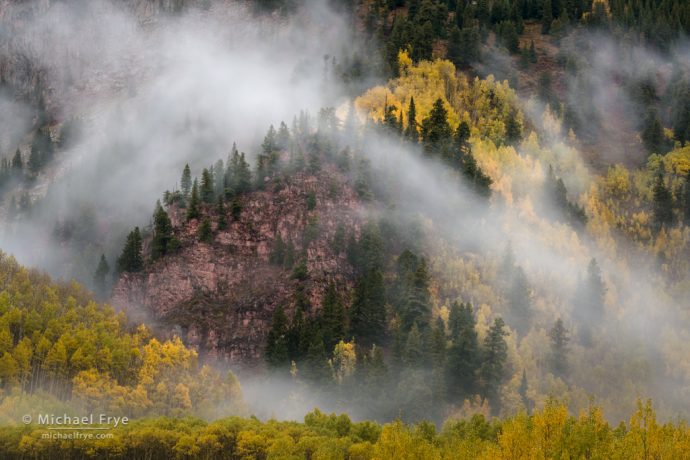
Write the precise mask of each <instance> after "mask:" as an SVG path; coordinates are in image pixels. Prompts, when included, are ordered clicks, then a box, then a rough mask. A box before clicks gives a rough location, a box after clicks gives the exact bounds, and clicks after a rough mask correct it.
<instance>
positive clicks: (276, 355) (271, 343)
mask: <svg viewBox="0 0 690 460" xmlns="http://www.w3.org/2000/svg"><path fill="white" fill-rule="evenodd" d="M287 333H288V320H287V316H285V310H284V309H283V306H282V305H279V306H278V307H277V308H276V309H275V311H274V312H273V321H272V323H271V329H270V330H269V331H268V340H267V344H266V363H267V364H268V365H269V366H270V367H272V368H274V369H283V368H287V367H288V366H289V365H290V358H289V356H288V347H287Z"/></svg>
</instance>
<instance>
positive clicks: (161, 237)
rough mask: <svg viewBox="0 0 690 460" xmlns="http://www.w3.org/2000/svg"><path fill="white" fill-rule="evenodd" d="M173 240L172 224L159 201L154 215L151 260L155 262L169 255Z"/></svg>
mask: <svg viewBox="0 0 690 460" xmlns="http://www.w3.org/2000/svg"><path fill="white" fill-rule="evenodd" d="M171 239H172V223H171V222H170V217H169V216H168V213H167V212H165V209H163V206H161V202H160V200H159V201H157V202H156V210H155V212H154V213H153V240H152V241H151V258H152V259H153V260H156V259H158V258H160V257H163V256H164V255H166V254H167V253H168V251H169V245H170V240H171Z"/></svg>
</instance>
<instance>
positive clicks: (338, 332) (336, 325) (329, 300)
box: [322, 283, 346, 350]
mask: <svg viewBox="0 0 690 460" xmlns="http://www.w3.org/2000/svg"><path fill="white" fill-rule="evenodd" d="M345 321H346V316H345V307H344V306H343V303H342V301H341V300H340V297H339V296H338V293H337V291H336V290H335V285H334V284H333V283H331V284H329V286H328V289H327V290H326V294H325V295H324V298H323V307H322V330H323V342H324V345H325V346H326V350H333V347H334V346H335V345H336V344H337V343H338V342H339V341H341V340H344V339H345V332H346V330H345Z"/></svg>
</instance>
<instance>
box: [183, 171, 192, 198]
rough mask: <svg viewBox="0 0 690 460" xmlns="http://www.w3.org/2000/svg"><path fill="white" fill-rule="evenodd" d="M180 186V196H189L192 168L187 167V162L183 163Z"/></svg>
mask: <svg viewBox="0 0 690 460" xmlns="http://www.w3.org/2000/svg"><path fill="white" fill-rule="evenodd" d="M180 188H181V191H182V196H183V197H184V198H185V199H187V198H189V193H190V192H191V190H192V170H191V169H190V168H189V164H185V165H184V169H183V170H182V177H181V178H180Z"/></svg>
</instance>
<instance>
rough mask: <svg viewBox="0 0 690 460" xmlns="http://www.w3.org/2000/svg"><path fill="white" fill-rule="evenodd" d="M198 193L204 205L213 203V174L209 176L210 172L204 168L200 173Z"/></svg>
mask: <svg viewBox="0 0 690 460" xmlns="http://www.w3.org/2000/svg"><path fill="white" fill-rule="evenodd" d="M199 192H200V194H201V201H203V202H204V203H213V202H214V201H215V196H214V195H215V190H214V187H213V174H211V171H209V170H208V169H206V168H204V170H203V171H202V173H201V188H200V190H199Z"/></svg>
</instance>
